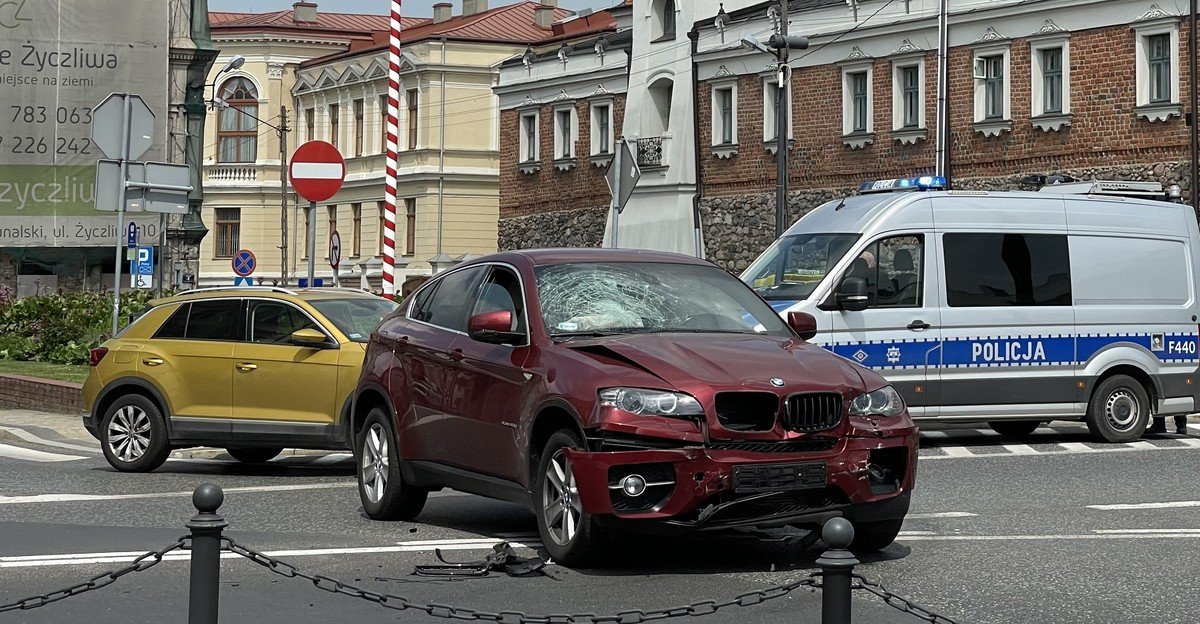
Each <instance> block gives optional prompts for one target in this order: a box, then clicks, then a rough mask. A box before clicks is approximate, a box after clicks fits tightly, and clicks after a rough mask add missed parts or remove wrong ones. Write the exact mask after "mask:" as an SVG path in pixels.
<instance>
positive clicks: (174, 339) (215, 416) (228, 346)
mask: <svg viewBox="0 0 1200 624" xmlns="http://www.w3.org/2000/svg"><path fill="white" fill-rule="evenodd" d="M243 305H244V303H243V301H242V300H241V299H213V300H202V301H192V302H187V303H183V304H181V305H180V306H179V307H178V308H177V309H176V310H175V312H174V313H172V314H171V316H170V318H168V319H167V321H166V322H164V323H163V324H162V326H161V327H159V329H158V331H157V332H155V335H154V337H153V338H152V339H151V340H148V341H146V346H145V347H144V348H143V349H142V351H141V352H140V353H139V354H138V361H137V370H138V373H139V374H140V375H141V376H143V377H146V378H147V379H150V380H152V381H153V382H154V383H155V384H156V385H157V386H158V388H159V389H160V390H161V391H162V393H163V396H164V397H165V398H166V401H167V411H168V412H169V414H170V417H171V421H172V428H173V435H175V436H176V437H179V438H187V437H189V436H209V437H215V438H217V439H224V438H227V437H228V435H229V417H230V415H231V413H232V412H231V405H232V398H233V394H232V390H231V384H232V381H233V363H232V360H233V349H234V345H235V344H236V342H237V341H238V340H239V339H240V338H241V335H242V331H243V325H242V322H243V321H242V319H243V316H244V315H243V314H242V309H243Z"/></svg>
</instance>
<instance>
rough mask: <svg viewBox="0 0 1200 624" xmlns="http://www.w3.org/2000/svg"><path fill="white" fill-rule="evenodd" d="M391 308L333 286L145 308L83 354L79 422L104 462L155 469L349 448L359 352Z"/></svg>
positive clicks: (232, 293)
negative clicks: (187, 451)
mask: <svg viewBox="0 0 1200 624" xmlns="http://www.w3.org/2000/svg"><path fill="white" fill-rule="evenodd" d="M395 309H396V304H395V303H393V302H391V301H388V300H387V299H382V298H380V297H376V296H374V295H371V294H368V293H363V292H358V291H351V290H340V289H330V288H321V289H311V290H300V291H293V290H287V289H283V288H217V289H201V290H194V291H189V292H187V293H184V294H181V295H178V296H174V297H168V298H164V299H159V300H156V301H153V302H151V307H150V309H149V310H148V311H147V312H146V313H144V314H143V315H142V316H141V317H139V318H138V319H137V320H135V321H134V322H133V323H131V324H130V325H129V326H128V327H126V328H125V329H124V330H122V331H121V332H120V333H119V334H118V335H117V336H116V337H114V338H112V339H110V340H108V341H106V342H105V343H104V344H103V345H101V346H100V347H98V348H96V349H93V350H92V352H91V357H90V361H89V363H90V364H91V368H90V369H89V372H88V378H87V381H86V382H85V383H84V385H83V401H84V403H83V404H84V405H85V406H87V408H88V409H89V412H88V413H87V414H85V415H84V417H83V424H84V426H85V427H87V430H88V431H89V432H91V434H92V435H93V436H95V437H96V438H97V439H98V440H100V446H101V447H102V449H103V451H104V456H105V457H106V458H107V459H108V463H110V464H112V465H113V467H115V468H116V469H118V470H122V471H126V472H146V471H150V470H154V469H155V468H157V467H159V466H161V465H162V463H163V462H164V461H166V459H167V456H168V455H169V454H170V452H171V449H175V448H182V447H189V446H219V447H224V448H226V449H227V450H228V451H229V454H230V455H232V456H233V457H234V458H235V459H238V460H240V461H244V462H262V461H267V460H269V459H271V458H273V457H275V456H276V455H278V454H279V453H280V451H282V450H283V449H284V448H285V447H288V448H308V449H331V450H332V449H337V450H341V449H348V448H349V447H350V444H351V440H350V437H349V436H350V433H349V431H348V429H347V424H348V423H349V418H347V417H346V414H347V412H348V410H349V407H350V393H351V391H352V390H354V386H355V384H356V383H357V382H358V375H359V372H360V370H361V368H362V363H363V354H364V348H365V346H366V343H367V340H368V339H369V338H370V336H371V331H372V330H373V329H374V328H375V326H376V325H378V324H379V321H380V320H381V319H382V318H383V317H385V316H387V315H388V314H389V313H391V312H392V311H393V310H395Z"/></svg>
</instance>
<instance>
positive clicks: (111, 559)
mask: <svg viewBox="0 0 1200 624" xmlns="http://www.w3.org/2000/svg"><path fill="white" fill-rule="evenodd" d="M502 541H505V540H501V539H498V538H489V537H480V538H468V539H447V540H420V541H414V542H397V543H396V544H394V545H389V546H365V547H349V548H308V549H293V550H268V551H264V552H265V553H266V554H267V555H268V556H271V557H314V556H328V555H374V554H386V553H398V552H433V551H434V550H491V549H492V547H493V546H495V545H496V544H498V543H499V542H502ZM509 545H511V546H512V547H513V548H529V549H537V548H539V547H541V545H542V544H541V542H540V541H537V539H536V538H535V539H533V540H529V541H525V542H514V541H510V542H509ZM143 554H145V553H143V552H117V553H113V552H108V553H72V554H59V555H18V556H9V557H0V568H32V567H49V566H65V565H86V564H94V563H123V562H127V561H129V560H131V559H133V558H135V557H138V556H140V555H143ZM190 558H191V554H190V553H180V552H173V553H169V554H167V555H165V556H163V561H187V560H189V559H190ZM221 558H222V559H240V558H241V556H240V555H238V554H236V553H230V552H225V553H221Z"/></svg>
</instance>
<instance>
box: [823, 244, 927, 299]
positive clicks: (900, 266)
mask: <svg viewBox="0 0 1200 624" xmlns="http://www.w3.org/2000/svg"><path fill="white" fill-rule="evenodd" d="M924 243H925V239H924V237H923V236H921V235H918V234H910V235H906V236H893V237H890V238H884V239H880V240H878V241H875V242H874V243H871V245H870V246H868V247H867V248H866V249H865V250H863V251H862V253H860V254H859V255H858V257H857V258H855V259H854V262H853V263H852V264H851V265H850V269H849V270H848V271H846V274H845V276H843V279H845V278H846V277H857V278H861V279H863V280H865V281H866V282H867V297H868V303H867V305H868V307H871V308H919V307H921V306H922V304H923V295H924V293H925V244H924Z"/></svg>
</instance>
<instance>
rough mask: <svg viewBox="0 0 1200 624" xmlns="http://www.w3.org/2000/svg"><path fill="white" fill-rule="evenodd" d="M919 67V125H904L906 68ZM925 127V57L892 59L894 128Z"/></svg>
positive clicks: (913, 128)
mask: <svg viewBox="0 0 1200 624" xmlns="http://www.w3.org/2000/svg"><path fill="white" fill-rule="evenodd" d="M914 67H915V68H916V69H917V125H915V126H905V125H904V70H906V69H912V68H914ZM924 129H925V59H924V58H923V57H921V58H907V59H896V60H894V61H892V130H924Z"/></svg>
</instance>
